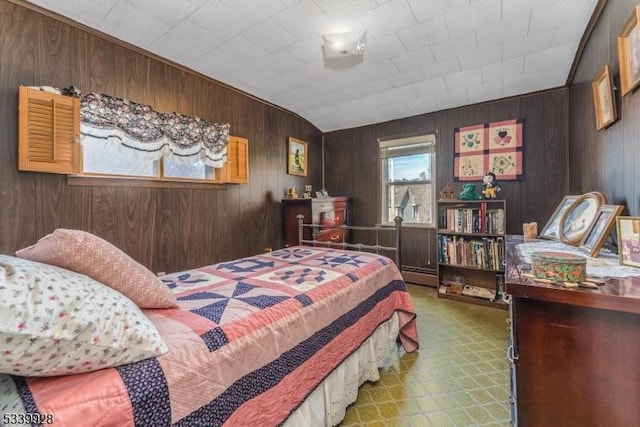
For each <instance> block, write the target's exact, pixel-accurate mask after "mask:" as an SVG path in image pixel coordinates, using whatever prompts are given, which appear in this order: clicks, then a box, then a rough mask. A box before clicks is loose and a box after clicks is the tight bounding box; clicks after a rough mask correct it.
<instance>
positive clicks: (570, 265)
mask: <svg viewBox="0 0 640 427" xmlns="http://www.w3.org/2000/svg"><path fill="white" fill-rule="evenodd" d="M531 269H532V270H533V275H534V276H536V277H537V278H538V279H548V280H553V281H557V282H583V281H584V280H585V276H586V273H587V259H586V258H585V257H582V256H578V255H571V254H566V253H563V252H533V253H532V254H531Z"/></svg>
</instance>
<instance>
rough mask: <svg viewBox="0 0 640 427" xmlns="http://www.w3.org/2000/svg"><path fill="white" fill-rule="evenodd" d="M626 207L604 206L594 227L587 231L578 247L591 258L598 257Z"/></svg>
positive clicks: (601, 207)
mask: <svg viewBox="0 0 640 427" xmlns="http://www.w3.org/2000/svg"><path fill="white" fill-rule="evenodd" d="M623 209H624V206H622V205H602V206H600V211H599V212H598V216H597V217H596V220H595V222H594V223H593V226H592V227H591V228H590V229H589V231H587V234H585V236H584V238H583V239H582V242H580V245H579V246H578V249H580V250H581V251H583V252H586V253H587V254H589V256H592V257H597V256H598V253H600V248H602V245H604V242H605V241H606V240H607V237H609V234H610V233H611V230H613V226H614V225H615V224H616V218H617V217H618V216H619V215H620V214H621V213H622V210H623Z"/></svg>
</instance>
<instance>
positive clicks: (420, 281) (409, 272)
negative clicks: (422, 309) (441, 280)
mask: <svg viewBox="0 0 640 427" xmlns="http://www.w3.org/2000/svg"><path fill="white" fill-rule="evenodd" d="M401 270H402V278H403V279H404V281H405V282H407V283H415V284H416V285H424V286H431V287H434V288H436V287H438V274H437V271H436V270H435V269H432V268H425V267H415V266H409V265H403V266H402V269H401Z"/></svg>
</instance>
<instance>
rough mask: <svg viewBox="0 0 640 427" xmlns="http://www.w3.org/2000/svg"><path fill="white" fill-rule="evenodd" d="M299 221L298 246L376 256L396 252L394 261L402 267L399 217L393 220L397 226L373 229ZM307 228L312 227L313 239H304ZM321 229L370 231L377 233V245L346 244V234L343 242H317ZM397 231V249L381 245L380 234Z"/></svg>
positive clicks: (298, 218) (297, 217)
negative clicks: (366, 253) (347, 250)
mask: <svg viewBox="0 0 640 427" xmlns="http://www.w3.org/2000/svg"><path fill="white" fill-rule="evenodd" d="M296 219H297V220H298V244H300V245H308V246H324V247H336V248H340V249H355V250H358V251H363V250H364V251H373V252H375V253H376V254H380V252H382V251H384V252H394V253H395V256H394V260H395V263H396V265H397V266H398V269H400V268H401V266H402V245H401V243H402V218H401V217H399V216H397V217H395V218H394V219H393V222H394V223H395V226H394V227H393V228H391V227H383V226H382V225H380V224H376V225H374V226H373V227H356V226H353V225H344V224H343V225H339V226H336V225H321V224H304V223H303V222H304V215H298V216H296ZM305 227H310V228H311V229H312V234H311V235H312V239H311V240H308V239H304V238H303V230H304V228H305ZM321 229H334V230H335V229H340V230H358V231H370V232H374V233H375V237H376V244H375V245H367V244H364V243H348V242H345V233H341V234H342V241H340V242H331V241H321V240H316V239H315V236H316V235H317V234H318V231H319V230H321ZM391 231H395V247H393V246H382V245H380V232H391Z"/></svg>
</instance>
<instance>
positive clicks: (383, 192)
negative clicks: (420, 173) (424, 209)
mask: <svg viewBox="0 0 640 427" xmlns="http://www.w3.org/2000/svg"><path fill="white" fill-rule="evenodd" d="M437 140H438V132H437V131H430V132H426V133H424V134H420V135H414V136H407V137H397V138H384V139H383V138H379V139H378V153H379V154H378V172H379V185H378V188H377V190H376V191H377V196H378V197H377V199H378V209H379V211H378V219H379V221H380V224H382V225H383V226H392V225H393V222H392V221H387V218H386V216H387V210H388V206H387V198H388V191H389V190H388V189H389V187H390V186H393V185H415V184H418V185H420V184H425V185H429V184H431V185H432V191H431V197H430V198H429V203H430V205H431V206H430V212H431V221H430V222H425V223H420V222H407V221H406V220H404V218H403V223H402V225H403V227H405V226H406V227H416V228H435V227H436V201H437V191H436V186H437V173H436V168H437ZM420 145H423V147H420ZM403 146H408V147H407V148H404V149H403V148H399V147H403ZM394 147H396V149H397V151H396V152H395V153H392V154H393V155H391V153H390V152H389V151H390V150H388V149H389V148H391V149H393V148H394ZM422 153H430V154H431V162H430V163H431V164H430V167H431V177H430V178H429V179H425V180H415V181H410V182H407V181H388V179H387V173H388V159H389V158H393V157H401V156H407V155H412V154H422Z"/></svg>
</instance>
